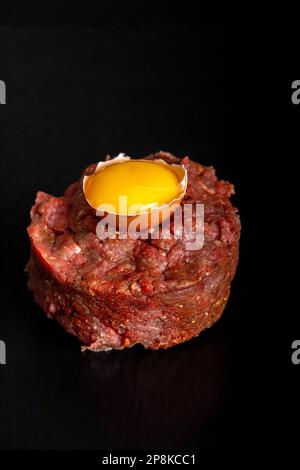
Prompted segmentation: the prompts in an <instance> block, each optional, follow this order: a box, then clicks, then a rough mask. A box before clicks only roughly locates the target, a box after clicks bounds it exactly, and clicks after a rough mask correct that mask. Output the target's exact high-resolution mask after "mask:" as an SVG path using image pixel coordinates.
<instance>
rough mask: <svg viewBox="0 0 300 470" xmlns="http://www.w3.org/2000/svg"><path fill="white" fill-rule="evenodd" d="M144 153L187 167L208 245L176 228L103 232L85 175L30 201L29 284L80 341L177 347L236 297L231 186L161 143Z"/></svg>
mask: <svg viewBox="0 0 300 470" xmlns="http://www.w3.org/2000/svg"><path fill="white" fill-rule="evenodd" d="M146 158H148V159H152V160H153V159H156V158H160V159H164V160H165V161H167V162H168V163H181V164H183V165H184V166H185V168H186V169H187V172H188V186H187V191H186V195H185V197H184V199H183V201H182V204H184V203H186V202H188V203H196V202H199V203H203V204H204V214H205V216H204V220H205V224H204V246H203V247H202V249H200V250H187V249H186V247H185V240H184V239H181V240H178V239H177V240H176V239H175V238H174V235H173V234H172V233H171V238H170V239H163V238H162V237H160V238H159V239H150V237H149V239H146V240H142V239H138V240H133V239H126V240H123V239H122V240H120V239H106V240H103V241H102V240H100V239H99V238H98V237H97V235H96V225H97V223H98V222H99V218H98V217H97V216H96V214H95V211H94V210H93V209H92V208H91V207H90V206H89V204H88V203H87V201H86V199H85V197H84V195H83V192H82V178H81V179H80V180H79V181H78V182H75V183H73V184H71V186H69V188H68V189H67V190H66V192H65V194H64V196H62V197H54V196H51V195H49V194H46V193H44V192H38V194H37V197H36V201H35V205H34V206H33V208H32V210H31V224H30V226H29V227H28V234H29V237H30V240H31V256H30V259H29V262H28V265H27V270H28V274H29V287H30V289H31V290H32V291H33V294H34V298H35V300H36V302H37V303H38V304H39V305H40V306H41V307H42V309H43V310H44V311H45V312H46V314H47V316H48V317H49V318H53V319H55V320H57V321H58V322H59V323H60V324H61V325H62V326H63V327H64V328H65V329H66V330H67V331H68V332H69V333H71V334H73V335H74V336H76V337H77V338H78V339H79V341H80V342H81V344H82V349H83V350H84V349H90V350H93V351H103V350H108V349H112V348H114V349H123V348H125V347H130V346H133V345H135V344H138V343H139V344H142V345H143V346H144V347H145V348H149V349H159V348H168V347H170V346H174V345H176V344H178V343H182V342H183V341H186V340H188V339H190V338H192V337H194V336H197V335H198V334H199V333H200V331H202V330H203V329H205V328H208V327H210V326H211V325H212V324H213V323H214V322H215V321H216V320H217V319H218V318H219V317H220V316H221V314H222V312H223V309H224V307H225V304H226V302H227V299H228V296H229V291H230V283H231V280H232V278H233V276H234V273H235V270H236V266H237V262H238V249H239V236H240V221H239V217H238V215H237V211H236V209H235V208H234V207H233V206H232V204H231V202H230V200H229V198H230V196H231V194H232V193H233V186H232V185H231V184H230V183H228V182H225V181H220V180H218V179H217V177H216V175H215V171H214V169H213V168H211V167H204V166H202V165H200V164H198V163H195V162H193V161H191V160H190V159H189V158H188V157H184V158H183V159H179V158H176V157H174V156H173V155H171V154H169V153H166V152H159V153H156V154H153V155H150V156H148V157H146ZM94 169H95V164H93V165H91V166H90V167H88V169H86V171H85V172H84V174H87V173H92V172H93V171H94Z"/></svg>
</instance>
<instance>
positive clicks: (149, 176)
mask: <svg viewBox="0 0 300 470" xmlns="http://www.w3.org/2000/svg"><path fill="white" fill-rule="evenodd" d="M179 183H180V182H179V179H178V177H177V176H176V174H175V173H174V172H173V171H172V169H171V168H169V167H168V166H167V165H164V164H161V163H158V162H151V161H149V162H145V161H143V162H141V161H127V162H121V163H115V164H114V163H112V164H111V165H108V166H106V167H104V168H103V169H102V170H101V169H100V170H99V171H97V172H96V173H95V174H94V175H91V177H89V179H88V181H87V184H86V188H85V195H86V198H87V199H88V201H89V203H90V204H91V205H92V206H93V207H95V208H97V207H99V206H100V205H101V208H102V210H107V211H109V212H112V211H113V212H115V213H117V214H121V215H127V214H137V213H139V212H143V211H147V210H149V209H151V208H153V207H157V206H160V205H163V204H167V203H169V202H171V201H172V200H173V199H174V198H176V196H178V194H179V193H180V186H179ZM122 196H126V198H127V199H126V207H124V198H123V199H122ZM120 198H121V199H120ZM122 200H123V202H121V201H122Z"/></svg>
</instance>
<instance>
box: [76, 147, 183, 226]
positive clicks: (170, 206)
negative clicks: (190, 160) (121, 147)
mask: <svg viewBox="0 0 300 470" xmlns="http://www.w3.org/2000/svg"><path fill="white" fill-rule="evenodd" d="M129 160H131V157H129V156H127V155H125V154H124V153H120V154H119V155H118V156H117V157H115V158H112V159H110V160H106V161H104V162H103V161H100V162H99V163H98V164H97V166H96V168H95V171H94V172H93V173H92V174H90V175H85V176H84V177H83V182H82V189H83V193H84V196H85V198H86V200H87V202H88V203H89V205H90V206H91V207H92V208H93V209H95V210H97V207H94V206H93V205H92V204H91V202H90V201H89V199H88V197H87V194H86V186H87V182H88V180H89V178H92V177H93V176H94V175H95V173H97V172H98V171H100V170H102V169H103V168H105V167H107V166H109V165H114V164H115V163H122V162H126V161H129ZM138 161H144V162H148V163H149V162H152V161H153V162H155V163H160V164H161V165H166V166H168V167H169V168H170V169H171V170H172V171H173V172H174V173H175V174H176V176H177V178H178V181H179V188H180V190H179V192H178V196H177V197H175V198H174V199H172V200H171V201H170V202H168V203H165V204H162V205H160V206H155V207H152V208H148V209H146V210H145V211H143V212H140V213H138V214H130V213H129V214H128V215H127V216H124V215H119V214H118V213H115V212H111V214H113V215H115V216H116V218H117V220H119V219H123V218H126V220H127V223H129V222H131V221H132V220H133V219H135V218H137V217H139V220H140V221H141V222H142V223H146V222H145V221H146V220H147V221H148V223H149V222H150V219H151V215H152V219H151V220H158V223H162V222H163V221H165V220H166V219H167V217H169V216H170V215H171V214H173V212H174V211H175V210H176V209H177V207H178V206H179V205H180V203H181V201H182V199H183V198H184V195H185V193H186V188H187V179H188V178H187V170H186V168H185V167H184V166H183V165H178V164H176V163H171V164H169V163H167V162H165V161H164V160H162V159H156V160H146V159H139V160H138Z"/></svg>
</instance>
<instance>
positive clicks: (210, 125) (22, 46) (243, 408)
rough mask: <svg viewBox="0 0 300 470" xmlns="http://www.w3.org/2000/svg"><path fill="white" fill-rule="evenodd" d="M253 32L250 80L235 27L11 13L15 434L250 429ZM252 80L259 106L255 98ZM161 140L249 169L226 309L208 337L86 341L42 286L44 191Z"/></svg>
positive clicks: (38, 439) (205, 441) (9, 379)
mask: <svg viewBox="0 0 300 470" xmlns="http://www.w3.org/2000/svg"><path fill="white" fill-rule="evenodd" d="M158 31H159V32H160V33H161V34H158ZM231 33H232V31H231ZM238 33H239V40H240V41H243V40H244V44H243V54H244V55H243V57H244V58H245V60H244V62H243V60H242V59H241V58H240V61H239V67H240V68H239V70H240V72H241V73H242V75H243V77H244V79H245V80H244V82H243V83H241V84H240V85H239V84H238V83H236V82H235V81H234V77H235V75H234V73H235V72H236V70H235V69H234V68H232V62H230V60H231V59H232V57H234V51H233V56H228V52H226V51H225V49H224V46H223V45H224V41H225V40H226V41H228V40H229V36H228V30H226V29H224V30H222V29H220V28H217V29H216V28H215V29H203V30H201V29H200V28H198V27H197V26H195V25H188V24H185V23H180V22H179V23H178V22H175V23H172V22H171V23H168V24H163V25H162V24H156V23H153V24H147V23H145V24H143V25H142V26H141V25H135V26H122V27H120V26H114V27H111V28H110V27H108V26H107V27H105V28H100V29H99V30H97V29H91V30H89V29H87V28H83V29H81V30H76V29H72V28H64V29H62V30H57V29H49V30H43V31H39V30H36V31H32V30H30V29H17V30H16V29H14V28H6V29H5V30H4V29H1V28H0V52H1V57H2V59H1V61H2V70H3V76H1V77H0V78H1V79H5V80H6V82H7V88H8V98H7V102H8V104H7V105H6V106H5V107H3V106H2V107H1V109H0V111H1V114H0V118H1V121H0V132H1V139H0V141H1V145H2V151H1V160H0V166H1V175H3V178H2V185H1V191H2V193H3V197H2V198H1V207H0V208H1V214H4V215H5V217H4V216H3V218H2V222H3V227H2V229H1V239H0V242H1V247H0V248H1V254H2V261H1V283H0V288H1V299H2V308H1V314H0V339H2V340H5V342H6V345H7V364H6V365H5V366H0V448H10V449H11V448H21V449H28V448H38V449H41V448H58V449H82V448H83V449H86V448H87V449H92V448H98V449H99V448H101V449H103V448H123V449H126V448H154V449H155V448H174V449H175V448H176V449H180V448H187V447H192V448H197V449H202V448H218V449H219V448H221V447H241V446H244V445H246V444H247V441H248V437H249V432H248V428H249V418H250V414H251V413H250V410H251V406H252V405H251V403H252V391H251V386H252V385H251V384H252V383H255V380H254V378H253V370H252V369H251V367H249V364H250V363H249V345H250V344H251V342H250V340H249V338H251V330H252V326H251V325H252V322H251V312H250V311H249V307H248V300H247V284H248V283H247V276H246V274H247V263H248V245H249V242H250V240H251V224H250V222H249V217H250V216H249V212H250V209H251V208H249V205H248V198H249V192H250V188H249V186H248V182H247V171H248V169H247V164H246V161H247V158H248V157H249V154H250V153H251V138H252V131H251V125H252V124H251V100H250V98H249V96H250V95H249V94H250V91H249V89H247V77H248V74H249V73H250V72H249V70H248V68H249V67H250V65H249V64H251V60H250V59H251V57H250V56H247V54H249V52H247V51H249V50H250V49H247V37H248V36H247V31H246V30H244V31H238ZM243 34H244V35H243ZM226 54H227V55H226ZM246 59H247V60H246ZM199 64H200V65H201V67H200V71H199V72H197V73H196V70H197V66H199ZM236 86H237V89H236V90H235V87H236ZM241 91H242V92H243V96H244V100H246V103H247V106H243V107H241V106H240V102H239V98H238V97H239V96H241V95H240V92H241ZM247 93H248V94H247ZM247 100H248V101H247ZM232 129H234V135H233V134H232ZM233 137H234V140H233ZM244 142H247V146H246V147H247V148H245V145H244ZM242 147H243V155H242V157H241V153H240V149H241V148H242ZM158 149H166V150H170V151H172V152H174V153H175V154H179V155H184V154H189V155H190V156H191V157H192V158H194V159H195V160H198V161H201V162H202V163H205V164H213V165H214V166H215V167H216V168H217V170H218V174H219V175H220V176H221V177H223V178H225V179H227V178H228V179H230V180H231V181H233V182H234V183H235V184H236V188H237V196H235V200H234V202H235V204H236V205H237V206H238V207H239V209H240V210H241V213H242V221H243V239H242V247H241V262H240V265H239V270H238V274H237V276H236V278H235V280H234V284H233V290H232V294H231V297H230V300H229V303H228V306H227V308H226V312H225V314H224V316H223V317H222V319H221V320H220V321H219V322H218V324H217V325H215V327H213V328H212V329H211V330H209V331H207V332H205V333H204V334H202V335H201V336H200V337H199V338H196V339H194V340H192V341H190V342H188V343H185V344H183V345H181V346H177V347H175V348H172V349H170V350H167V351H157V352H151V351H146V350H144V349H142V348H140V347H135V348H133V349H131V350H126V351H111V352H108V353H98V354H93V353H84V354H82V353H80V349H79V345H78V343H77V341H76V340H75V339H73V338H71V337H70V336H68V335H67V334H66V333H65V332H64V331H63V330H62V329H61V328H60V327H59V326H58V325H56V324H55V323H54V322H51V321H49V320H47V319H46V318H45V316H44V315H43V313H42V312H41V310H40V309H39V308H38V307H37V306H36V305H35V304H34V302H33V299H32V296H31V294H30V292H28V290H27V287H26V275H25V273H24V272H23V268H24V266H25V263H26V261H27V258H28V255H29V244H28V240H27V235H26V225H27V224H28V214H29V209H30V206H31V204H32V202H33V199H34V196H35V192H36V191H37V190H38V189H42V190H44V191H48V192H50V193H52V194H61V193H62V191H63V190H64V188H65V187H66V186H67V185H68V184H69V183H70V182H71V181H72V180H74V179H75V178H77V177H78V175H79V173H80V171H81V170H82V168H84V167H85V166H86V165H87V164H88V163H90V162H91V161H96V160H97V159H100V158H101V157H103V156H104V155H105V154H106V153H108V152H110V153H112V154H115V153H119V152H120V151H125V152H128V153H129V154H132V155H134V156H139V155H146V154H147V153H149V152H151V151H156V150H158Z"/></svg>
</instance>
